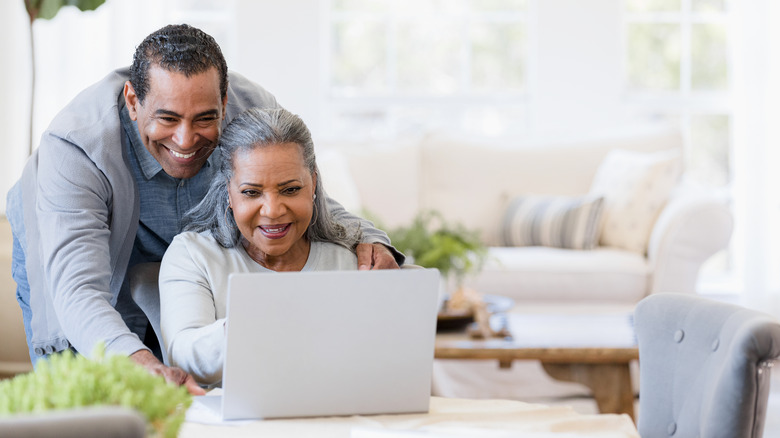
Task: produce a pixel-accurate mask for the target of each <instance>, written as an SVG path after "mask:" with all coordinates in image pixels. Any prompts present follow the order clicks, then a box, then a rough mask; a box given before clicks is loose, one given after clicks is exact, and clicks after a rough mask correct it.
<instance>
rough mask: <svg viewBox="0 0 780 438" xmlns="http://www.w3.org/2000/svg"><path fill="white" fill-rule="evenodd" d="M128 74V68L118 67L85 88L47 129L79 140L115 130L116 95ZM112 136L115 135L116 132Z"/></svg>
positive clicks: (67, 138) (118, 94)
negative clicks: (99, 132)
mask: <svg viewBox="0 0 780 438" xmlns="http://www.w3.org/2000/svg"><path fill="white" fill-rule="evenodd" d="M129 77H130V76H129V68H121V69H118V70H114V71H112V72H111V73H109V74H108V75H106V76H105V77H104V78H103V79H101V80H100V81H98V82H96V83H94V84H92V85H90V86H89V87H87V88H85V89H84V90H82V91H81V92H80V93H79V94H78V95H76V97H74V98H73V100H71V101H70V102H69V103H68V104H67V105H66V106H65V107H64V108H63V109H62V110H61V111H60V112H59V114H57V116H56V117H55V118H54V120H52V122H51V124H50V125H49V129H48V131H49V132H50V133H52V134H53V135H55V136H57V137H60V138H63V139H66V140H71V141H74V140H75V142H77V143H78V142H79V141H83V138H91V137H95V136H96V134H97V133H98V131H100V130H102V131H106V130H107V129H111V130H116V128H118V126H119V111H118V103H119V96H120V94H121V93H122V90H123V88H124V84H125V82H126V81H127V80H128V78H129ZM114 135H116V136H117V138H118V137H119V131H116V134H114ZM74 137H75V138H74Z"/></svg>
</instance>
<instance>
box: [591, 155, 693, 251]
mask: <svg viewBox="0 0 780 438" xmlns="http://www.w3.org/2000/svg"><path fill="white" fill-rule="evenodd" d="M681 173H682V157H681V155H680V152H679V151H678V150H676V149H673V150H667V151H659V152H651V153H647V152H636V151H627V150H622V149H615V150H612V151H610V152H609V154H607V156H606V157H605V158H604V161H603V162H602V163H601V165H600V166H599V168H598V170H597V171H596V176H595V178H594V179H593V183H592V184H591V188H590V195H591V196H603V197H604V213H603V215H602V219H601V221H602V227H601V238H600V244H601V245H602V246H612V247H617V248H623V249H627V250H629V251H635V252H638V253H640V254H645V253H646V252H647V244H648V241H649V240H650V233H651V232H652V230H653V225H654V224H655V221H656V219H657V218H658V215H659V214H660V212H661V209H662V208H663V207H664V205H665V204H666V201H667V199H668V198H669V194H670V193H671V191H672V189H674V187H675V185H676V184H677V182H678V180H679V178H680V175H681Z"/></svg>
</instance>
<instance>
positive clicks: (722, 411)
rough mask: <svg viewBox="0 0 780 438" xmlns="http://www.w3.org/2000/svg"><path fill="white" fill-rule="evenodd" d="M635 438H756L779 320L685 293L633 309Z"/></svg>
mask: <svg viewBox="0 0 780 438" xmlns="http://www.w3.org/2000/svg"><path fill="white" fill-rule="evenodd" d="M634 323H635V329H636V336H637V341H638V344H639V370H640V371H639V391H640V392H639V424H638V428H639V434H640V435H641V436H642V438H657V437H675V438H743V437H744V438H747V437H751V438H760V437H761V436H762V433H763V428H764V421H765V419H766V408H767V400H768V396H769V383H770V370H771V366H772V363H773V360H774V359H776V358H778V357H780V322H778V320H777V319H775V318H773V317H771V316H769V315H766V314H764V313H760V312H757V311H754V310H750V309H746V308H743V307H740V306H735V305H732V304H726V303H721V302H717V301H714V300H710V299H706V298H702V297H699V296H695V295H689V294H685V295H683V294H654V295H651V296H649V297H647V298H645V299H644V300H642V301H641V302H640V303H639V304H638V305H637V307H636V311H635V313H634Z"/></svg>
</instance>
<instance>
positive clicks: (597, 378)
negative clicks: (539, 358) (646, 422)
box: [542, 363, 634, 420]
mask: <svg viewBox="0 0 780 438" xmlns="http://www.w3.org/2000/svg"><path fill="white" fill-rule="evenodd" d="M542 366H543V367H544V370H545V371H546V372H547V374H549V375H550V377H552V378H554V379H557V380H562V381H566V382H576V383H581V384H583V385H585V386H587V387H588V388H590V389H591V391H593V398H594V399H596V404H598V407H599V411H600V412H601V413H613V414H628V415H629V416H630V417H631V419H632V420H633V419H634V391H633V388H632V387H631V371H630V369H629V366H628V364H627V363H623V364H611V363H606V364H589V363H588V364H586V363H573V364H561V363H542Z"/></svg>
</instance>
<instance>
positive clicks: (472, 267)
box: [388, 211, 487, 284]
mask: <svg viewBox="0 0 780 438" xmlns="http://www.w3.org/2000/svg"><path fill="white" fill-rule="evenodd" d="M388 235H389V236H390V241H391V242H392V243H393V246H395V248H396V249H398V250H399V251H401V252H403V253H404V254H406V255H407V256H408V257H410V258H411V260H409V262H410V263H414V264H417V265H420V266H424V267H426V268H436V269H438V270H439V271H440V272H441V273H442V276H445V277H446V276H447V275H449V274H450V273H452V274H455V278H456V280H457V282H458V284H460V283H461V281H462V280H463V277H465V276H466V275H467V274H470V273H473V272H477V271H479V270H480V269H481V268H482V264H483V262H484V261H485V257H486V256H487V248H486V247H485V245H483V244H482V242H481V241H480V240H479V236H478V234H477V232H475V231H471V230H468V229H466V228H465V227H463V226H461V225H459V224H456V225H453V224H449V223H447V222H446V221H445V220H444V218H443V217H442V215H441V214H440V213H438V212H435V211H424V212H421V213H419V214H417V216H416V217H415V218H414V220H413V221H412V224H411V225H409V226H408V227H400V228H396V229H393V230H390V231H388Z"/></svg>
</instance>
